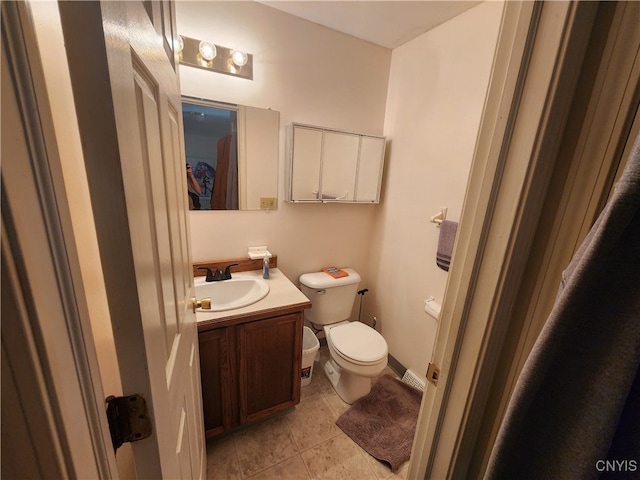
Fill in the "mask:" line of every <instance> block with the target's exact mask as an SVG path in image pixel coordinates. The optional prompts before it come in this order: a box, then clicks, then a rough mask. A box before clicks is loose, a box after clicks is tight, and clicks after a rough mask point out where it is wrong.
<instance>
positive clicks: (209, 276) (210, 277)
mask: <svg viewBox="0 0 640 480" xmlns="http://www.w3.org/2000/svg"><path fill="white" fill-rule="evenodd" d="M198 270H206V271H207V278H205V282H213V281H214V279H215V276H214V275H213V272H212V271H211V269H210V268H209V267H198Z"/></svg>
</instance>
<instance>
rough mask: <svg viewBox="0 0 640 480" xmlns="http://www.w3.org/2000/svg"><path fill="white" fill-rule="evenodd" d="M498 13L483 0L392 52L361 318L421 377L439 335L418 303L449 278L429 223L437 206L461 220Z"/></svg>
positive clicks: (498, 6)
mask: <svg viewBox="0 0 640 480" xmlns="http://www.w3.org/2000/svg"><path fill="white" fill-rule="evenodd" d="M501 14H502V3H501V2H485V3H482V4H480V5H478V6H476V7H474V8H473V9H471V10H469V11H467V12H465V13H463V14H461V15H459V16H457V17H455V18H454V19H452V20H450V21H449V22H446V23H445V24H443V25H440V26H439V27H437V28H435V29H433V30H431V31H430V32H427V33H425V34H423V35H421V36H420V37H418V38H416V39H415V40H413V41H411V42H409V43H407V44H405V45H403V46H401V47H399V48H397V49H395V50H394V51H393V56H392V61H391V75H390V80H389V92H388V96H387V113H386V118H385V128H384V134H385V135H387V136H388V137H389V138H391V140H392V142H391V148H390V152H389V155H388V161H387V164H386V178H385V182H384V190H383V198H382V202H381V204H380V207H379V210H378V212H377V216H376V223H375V226H374V229H373V231H372V234H371V236H370V238H371V239H372V240H373V245H372V250H371V259H372V261H371V263H370V265H369V276H370V278H371V281H370V282H369V288H370V293H369V294H368V296H367V301H366V303H365V312H366V316H364V317H365V318H366V319H367V321H369V319H370V318H371V317H372V316H373V315H376V316H377V319H378V325H380V326H381V331H382V334H383V335H384V337H385V338H386V340H387V343H388V344H389V351H390V353H391V354H392V355H393V356H394V357H396V358H397V359H398V360H399V361H400V363H402V364H403V365H404V366H405V367H407V368H411V369H412V370H413V371H415V372H416V373H418V374H420V375H425V374H426V369H427V364H428V363H429V361H430V359H431V353H432V348H433V343H434V340H435V335H436V321H435V320H434V319H433V318H431V317H430V316H428V315H427V314H426V313H425V312H424V300H425V299H426V298H428V297H429V296H433V297H435V299H436V300H437V301H438V302H442V297H443V295H444V291H445V285H446V282H447V275H448V274H447V273H446V272H445V271H443V270H441V269H439V268H438V267H437V266H436V263H435V254H436V249H437V244H438V234H439V228H437V227H436V225H435V224H433V223H430V221H429V220H430V217H431V216H432V215H435V214H436V213H438V211H439V210H440V207H447V208H448V214H447V218H448V219H449V220H454V221H458V220H459V219H460V213H461V210H462V203H463V200H464V195H465V189H466V183H467V177H468V174H469V170H470V167H471V160H472V156H473V151H474V146H475V140H476V136H477V131H478V127H479V123H480V116H481V113H482V108H483V104H484V99H485V93H486V90H487V85H488V80H489V74H490V69H491V65H492V60H493V53H494V49H495V44H496V40H497V34H498V28H499V24H500V19H501Z"/></svg>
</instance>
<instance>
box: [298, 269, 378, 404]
mask: <svg viewBox="0 0 640 480" xmlns="http://www.w3.org/2000/svg"><path fill="white" fill-rule="evenodd" d="M343 270H344V271H345V272H347V274H348V275H347V276H345V277H342V278H337V279H336V278H333V277H331V276H329V275H327V274H326V273H324V272H314V273H305V274H304V275H301V276H300V289H301V290H302V292H303V293H304V294H305V295H306V296H307V298H309V300H311V308H310V309H307V310H305V317H306V319H307V320H308V321H309V322H310V323H311V324H312V325H313V326H314V327H316V328H322V329H323V330H324V333H325V337H326V340H327V346H328V347H329V354H330V359H329V361H327V363H326V364H325V367H324V370H325V373H326V375H327V377H328V378H329V381H330V382H331V385H332V386H333V388H334V390H335V391H336V393H337V394H338V395H339V396H340V398H342V399H343V400H344V401H345V402H347V403H349V404H352V403H353V402H355V401H356V400H357V399H358V398H360V397H363V396H364V395H366V394H368V393H369V391H370V390H371V379H372V378H373V377H376V376H378V375H380V374H381V373H382V371H383V370H384V369H385V367H386V366H387V354H388V348H387V342H386V341H385V339H384V337H383V336H382V335H380V333H378V332H377V331H375V330H374V329H373V328H371V327H369V326H367V325H365V324H364V323H360V322H355V321H354V322H349V321H346V319H348V318H349V316H350V315H351V310H352V308H353V303H354V301H355V297H356V293H357V290H358V284H359V283H360V275H358V273H357V272H356V271H355V270H353V269H351V268H345V269H343Z"/></svg>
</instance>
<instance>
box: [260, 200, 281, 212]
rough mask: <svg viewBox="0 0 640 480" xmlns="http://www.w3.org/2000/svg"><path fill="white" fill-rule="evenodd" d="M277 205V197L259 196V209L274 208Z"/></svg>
mask: <svg viewBox="0 0 640 480" xmlns="http://www.w3.org/2000/svg"><path fill="white" fill-rule="evenodd" d="M277 205H278V202H277V199H276V198H274V197H260V209H261V210H275V209H276V206H277Z"/></svg>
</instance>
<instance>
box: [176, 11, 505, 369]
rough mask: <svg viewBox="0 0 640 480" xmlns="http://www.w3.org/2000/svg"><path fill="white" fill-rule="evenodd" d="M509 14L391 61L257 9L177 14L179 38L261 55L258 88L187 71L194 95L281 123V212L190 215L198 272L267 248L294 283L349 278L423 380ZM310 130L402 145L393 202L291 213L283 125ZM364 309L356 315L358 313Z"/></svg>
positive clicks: (392, 345) (457, 27) (389, 176)
mask: <svg viewBox="0 0 640 480" xmlns="http://www.w3.org/2000/svg"><path fill="white" fill-rule="evenodd" d="M501 13H502V3H501V2H486V3H483V4H480V5H478V6H477V7H474V8H473V9H471V10H469V11H467V12H465V13H463V14H462V15H460V16H458V17H456V18H454V19H452V20H451V21H449V22H447V23H445V24H443V25H440V26H439V27H437V28H435V29H434V30H432V31H430V32H427V33H426V34H423V35H421V36H420V37H418V38H417V39H415V40H413V41H411V42H409V43H407V44H405V45H403V46H402V47H400V48H397V49H395V50H394V51H393V52H391V51H390V50H388V49H385V48H382V47H378V46H375V45H373V44H370V43H367V42H363V41H360V40H357V39H355V38H353V37H350V36H348V35H343V34H340V33H337V32H334V31H332V30H329V29H326V28H324V27H320V26H317V25H314V24H312V23H309V22H307V21H304V20H300V19H297V18H295V17H291V16H289V15H287V14H284V13H282V12H279V11H276V10H273V9H270V8H268V7H265V6H264V5H261V4H259V3H255V2H178V3H177V21H178V31H179V33H181V34H183V35H187V36H190V37H194V38H200V39H205V38H206V39H209V40H211V41H213V42H214V43H218V44H219V45H224V46H227V47H232V48H239V49H246V50H247V51H249V52H251V53H253V54H254V80H253V81H247V80H243V79H237V78H233V77H229V76H226V75H219V74H215V73H212V72H207V71H203V70H198V69H194V68H189V67H181V82H182V91H183V93H184V94H186V95H191V96H197V97H205V98H210V99H214V100H222V101H227V102H234V103H241V104H248V105H253V106H257V107H263V108H265V107H271V108H273V109H275V110H278V111H280V114H281V116H280V121H281V131H280V175H279V176H280V185H279V204H278V210H277V211H273V212H269V213H265V212H191V213H190V215H191V240H192V244H193V250H192V251H193V259H194V261H200V260H210V259H222V258H229V257H242V256H245V255H246V247H247V246H249V245H263V244H266V245H269V248H270V250H271V251H273V252H274V253H276V254H278V263H279V265H280V267H281V268H282V270H283V271H284V273H285V274H286V275H287V276H288V277H289V278H290V279H291V280H293V281H297V278H298V276H299V275H300V274H301V273H304V272H307V271H314V270H317V269H319V268H320V267H322V266H326V265H336V266H351V267H353V268H355V269H356V270H358V271H359V272H360V273H361V274H362V276H363V282H362V283H361V287H367V288H369V293H368V294H367V296H366V299H365V304H364V314H363V321H366V322H367V323H370V321H371V318H372V317H373V316H374V315H375V316H377V318H378V322H379V323H378V324H379V326H380V330H381V331H382V333H383V335H384V336H385V338H386V339H387V342H388V343H389V351H390V353H391V354H392V355H393V356H394V357H396V358H397V359H398V360H399V361H400V362H401V363H402V364H403V365H405V366H406V367H408V368H411V369H412V370H414V371H416V372H417V373H419V374H421V375H424V374H425V373H426V366H427V363H428V362H429V359H430V356H431V350H432V346H433V341H434V338H435V329H436V323H435V321H434V320H433V319H431V317H428V316H427V315H426V314H425V313H424V300H425V299H426V298H427V297H429V296H430V295H433V296H434V297H435V298H436V299H437V300H438V301H439V302H441V301H442V296H443V294H444V290H445V285H446V281H447V273H446V272H444V271H442V270H440V269H438V268H437V267H436V265H435V251H436V246H437V241H438V232H439V230H438V229H437V228H436V226H435V225H434V224H432V223H429V217H430V216H432V215H434V214H436V213H437V212H438V210H439V208H440V207H441V206H446V207H448V209H449V214H448V217H449V218H450V219H452V220H458V219H459V216H460V212H461V209H462V202H463V200H464V192H465V187H466V182H467V177H468V173H469V169H470V165H471V158H472V155H473V149H474V145H475V139H476V134H477V130H478V126H479V121H480V115H481V112H482V107H483V102H484V97H485V92H486V88H487V83H488V79H489V72H490V68H491V64H492V57H493V50H494V47H495V43H496V39H497V32H498V27H499V23H500V17H501ZM293 121H296V122H302V123H309V124H315V125H321V126H328V127H334V128H342V129H346V130H352V131H359V132H364V133H371V134H384V135H387V136H388V137H389V138H390V140H391V142H390V144H389V146H388V152H387V159H386V162H385V179H384V183H383V196H382V201H381V204H380V205H378V206H374V205H298V204H295V205H292V204H288V203H285V202H284V201H283V200H282V199H283V198H284V186H283V183H284V161H285V158H284V157H285V144H284V127H285V126H286V125H289V124H290V123H291V122H293ZM358 305H359V304H358V301H356V304H355V306H354V307H355V308H354V316H355V315H356V314H357V308H358Z"/></svg>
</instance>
